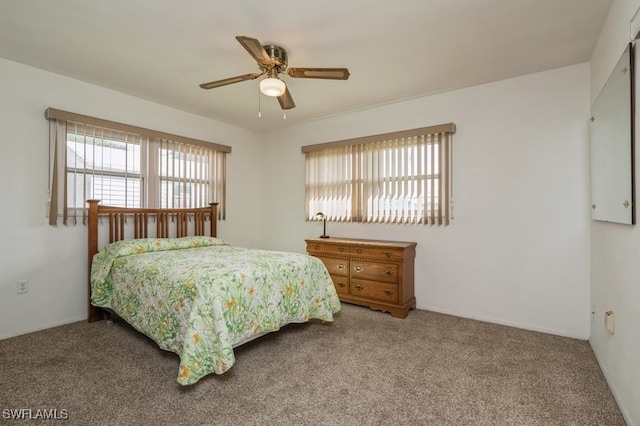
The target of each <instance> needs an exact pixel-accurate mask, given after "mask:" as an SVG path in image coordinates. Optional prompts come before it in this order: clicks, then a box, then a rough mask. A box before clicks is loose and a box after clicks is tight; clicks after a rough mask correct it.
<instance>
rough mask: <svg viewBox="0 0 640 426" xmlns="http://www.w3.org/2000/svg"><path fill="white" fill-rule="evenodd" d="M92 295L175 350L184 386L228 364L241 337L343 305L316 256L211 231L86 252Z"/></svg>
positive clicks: (329, 316) (323, 315)
mask: <svg viewBox="0 0 640 426" xmlns="http://www.w3.org/2000/svg"><path fill="white" fill-rule="evenodd" d="M91 303H92V304H93V305H95V306H98V307H103V308H109V309H111V310H113V311H114V312H115V313H116V314H118V315H119V316H120V317H122V318H123V319H125V320H126V321H127V322H128V323H130V324H131V325H132V326H133V327H135V328H136V329H137V330H139V331H141V332H142V333H144V334H146V335H147V336H149V337H150V338H151V339H153V340H154V341H155V342H156V343H157V344H158V346H160V347H161V348H162V349H164V350H168V351H172V352H175V353H177V354H178V355H179V357H180V369H179V373H178V379H177V381H178V383H180V384H182V385H190V384H193V383H195V382H197V381H198V380H199V379H200V378H202V377H203V376H205V375H207V374H210V373H216V374H222V373H224V372H225V371H227V370H228V369H229V368H231V366H232V365H233V364H234V363H235V357H234V354H233V347H234V346H237V345H238V344H241V343H243V342H245V341H248V340H251V339H252V338H255V337H257V336H259V335H262V334H264V333H268V332H271V331H276V330H278V329H279V328H280V327H282V326H283V325H285V324H288V323H293V322H306V321H308V320H310V319H320V320H322V321H333V314H335V313H336V312H338V311H339V310H340V301H339V299H338V295H337V293H336V290H335V288H334V286H333V282H332V281H331V277H330V276H329V273H328V272H327V270H326V268H325V266H324V264H323V263H322V261H320V259H317V258H315V257H311V256H308V255H304V254H297V253H286V252H277V251H268V250H257V249H247V248H241V247H234V246H231V245H229V244H228V243H226V242H225V241H223V240H220V239H217V238H211V237H185V238H163V239H140V240H126V241H118V242H116V243H112V244H109V245H107V246H106V247H105V248H104V249H103V250H102V251H100V252H99V253H98V254H96V255H95V257H94V259H93V263H92V268H91Z"/></svg>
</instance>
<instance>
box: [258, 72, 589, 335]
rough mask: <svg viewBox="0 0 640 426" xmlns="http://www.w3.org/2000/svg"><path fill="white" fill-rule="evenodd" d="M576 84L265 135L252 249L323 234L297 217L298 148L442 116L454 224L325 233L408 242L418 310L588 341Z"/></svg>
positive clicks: (574, 77)
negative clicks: (412, 248)
mask: <svg viewBox="0 0 640 426" xmlns="http://www.w3.org/2000/svg"><path fill="white" fill-rule="evenodd" d="M588 88H589V66H588V64H581V65H576V66H571V67H566V68H562V69H557V70H553V71H548V72H543V73H538V74H533V75H528V76H524V77H519V78H514V79H510V80H506V81H501V82H497V83H492V84H486V85H482V86H476V87H471V88H467V89H462V90H457V91H452V92H448V93H443V94H439V95H435V96H430V97H424V98H419V99H414V100H410V101H406V102H401V103H397V104H393V105H388V106H384V107H379V108H373V109H368V110H364V111H360V112H355V113H351V114H347V115H343V116H339V117H333V118H327V119H324V120H318V121H314V122H309V123H306V124H304V125H300V126H297V127H292V128H288V129H285V130H281V131H274V132H271V133H269V134H266V135H265V136H264V142H263V154H262V157H263V159H264V161H263V179H262V182H263V183H262V191H261V193H262V194H264V195H263V199H262V200H261V206H262V211H263V213H264V214H263V215H261V218H262V229H263V231H262V234H261V235H262V236H263V239H262V244H263V246H265V247H269V248H276V249H281V250H290V251H300V252H302V251H304V249H305V245H304V239H305V238H307V237H311V236H317V235H319V234H320V233H321V232H322V226H321V224H319V223H317V222H305V221H304V156H303V154H301V152H300V147H301V146H303V145H309V144H314V143H321V142H328V141H332V140H340V139H347V138H352V137H357V136H365V135H370V134H377V133H385V132H390V131H395V130H402V129H409V128H415V127H422V126H428V125H434V124H440V123H447V122H454V123H455V124H456V126H457V133H456V134H455V135H454V138H453V146H454V148H453V149H454V174H453V175H454V176H453V178H454V184H453V188H454V199H455V219H454V221H453V224H452V225H450V226H448V227H425V226H419V225H417V226H408V225H375V224H370V225H363V224H360V225H357V224H338V223H328V224H327V228H328V229H327V233H328V234H329V235H332V236H343V237H355V238H378V239H389V240H406V241H416V242H417V243H418V245H417V255H416V298H417V305H418V307H419V308H422V309H428V310H433V311H439V312H445V313H450V314H453V315H458V316H463V317H470V318H477V319H481V320H487V321H491V322H496V323H502V324H509V325H514V326H518V327H522V328H527V329H532V330H540V331H545V332H550V333H554V334H559V335H565V336H572V337H577V338H581V339H586V338H587V337H588V336H589V226H590V210H589V205H590V204H589V187H588V185H589V174H588V171H589V169H588V165H589V158H588V155H589V150H588V141H589V139H588V132H589V126H588V114H589V94H588V90H589V89H588Z"/></svg>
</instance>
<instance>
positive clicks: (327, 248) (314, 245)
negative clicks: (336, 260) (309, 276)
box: [307, 242, 349, 254]
mask: <svg viewBox="0 0 640 426" xmlns="http://www.w3.org/2000/svg"><path fill="white" fill-rule="evenodd" d="M307 251H308V252H322V253H327V254H329V253H331V254H349V246H347V245H343V244H326V243H318V242H310V243H307Z"/></svg>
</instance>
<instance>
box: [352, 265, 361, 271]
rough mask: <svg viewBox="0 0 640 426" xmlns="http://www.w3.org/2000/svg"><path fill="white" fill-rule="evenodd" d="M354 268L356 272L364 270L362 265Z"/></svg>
mask: <svg viewBox="0 0 640 426" xmlns="http://www.w3.org/2000/svg"><path fill="white" fill-rule="evenodd" d="M353 270H354V271H356V272H362V266H354V267H353Z"/></svg>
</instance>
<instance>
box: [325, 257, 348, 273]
mask: <svg viewBox="0 0 640 426" xmlns="http://www.w3.org/2000/svg"><path fill="white" fill-rule="evenodd" d="M320 260H322V263H324V266H326V267H327V271H329V274H331V275H343V276H348V275H349V259H334V258H331V257H321V258H320Z"/></svg>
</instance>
